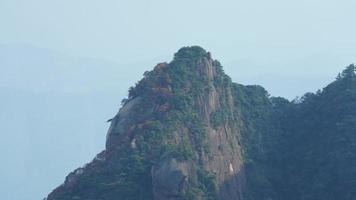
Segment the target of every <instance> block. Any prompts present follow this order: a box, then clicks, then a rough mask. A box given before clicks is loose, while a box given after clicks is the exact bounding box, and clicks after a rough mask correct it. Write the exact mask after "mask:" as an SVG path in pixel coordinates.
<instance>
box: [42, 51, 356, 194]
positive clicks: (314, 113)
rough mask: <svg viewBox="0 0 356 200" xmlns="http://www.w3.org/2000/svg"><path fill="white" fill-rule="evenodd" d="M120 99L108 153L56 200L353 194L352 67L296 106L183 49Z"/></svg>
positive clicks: (355, 105)
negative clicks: (230, 75)
mask: <svg viewBox="0 0 356 200" xmlns="http://www.w3.org/2000/svg"><path fill="white" fill-rule="evenodd" d="M122 104H123V107H122V108H121V110H120V112H119V113H118V114H117V116H115V117H114V118H113V120H112V122H111V128H110V130H109V133H108V136H107V147H106V150H105V151H104V152H103V153H101V154H99V155H100V156H99V155H98V157H97V158H96V159H94V161H93V162H92V163H89V164H88V165H87V166H85V167H84V168H80V169H78V170H76V171H74V172H73V173H71V174H70V175H69V176H68V177H67V178H66V182H65V184H64V185H62V186H60V187H59V188H57V189H56V190H54V191H53V192H52V193H51V194H50V195H49V197H48V199H49V200H113V199H122V200H153V199H155V200H161V199H171V200H178V199H179V200H185V199H186V200H188V199H189V200H190V199H201V200H204V199H207V200H213V199H221V200H222V199H223V200H230V199H231V200H232V199H245V200H283V199H290V200H294V199H295V200H299V199H305V200H329V199H330V200H334V199H339V200H349V199H350V200H351V199H354V198H356V192H355V190H354V189H353V185H354V182H355V181H354V180H356V170H355V169H354V167H353V166H354V164H356V163H354V162H356V153H355V152H356V136H355V133H356V129H355V127H356V75H355V66H354V65H350V66H348V67H347V68H346V69H345V70H344V71H343V72H342V73H340V74H339V75H338V76H337V78H336V80H335V81H334V82H333V83H331V84H329V85H328V86H327V87H325V88H324V89H323V90H320V91H318V92H316V93H307V94H305V95H304V96H303V97H301V98H298V99H296V100H294V101H292V102H290V101H288V100H286V99H284V98H281V97H270V95H269V94H268V92H267V91H266V90H265V89H264V88H263V87H261V86H243V85H240V84H237V83H233V82H232V81H231V79H230V78H229V77H228V76H227V75H226V74H225V73H224V71H223V69H222V66H221V64H220V63H219V62H218V61H216V60H212V59H211V55H210V53H208V52H206V51H205V50H204V49H202V48H201V47H198V46H193V47H184V48H182V49H180V50H179V51H178V52H177V53H176V54H175V55H174V59H173V61H171V62H170V63H161V64H158V65H157V66H156V67H155V68H154V70H152V71H149V72H145V73H144V78H143V79H142V80H140V81H139V82H138V83H137V84H136V85H135V87H131V88H130V89H129V95H128V98H127V99H125V100H123V102H122ZM222 137H225V139H224V138H222ZM224 140H226V142H225V143H224ZM215 147H217V148H215ZM102 155H103V156H102ZM157 174H158V175H157ZM166 175H167V176H169V177H167V178H166V179H167V180H163V183H162V180H161V179H162V177H158V178H157V177H155V176H166ZM160 181H161V182H160ZM162 184H163V185H162Z"/></svg>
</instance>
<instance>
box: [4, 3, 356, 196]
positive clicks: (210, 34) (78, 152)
mask: <svg viewBox="0 0 356 200" xmlns="http://www.w3.org/2000/svg"><path fill="white" fill-rule="evenodd" d="M355 8H356V1H354V0H338V1H336V0H298V1H296V0H295V1H290V0H289V1H288V0H269V1H266V0H249V1H242V0H204V1H203V0H179V1H177V0H175V1H174V0H127V1H123V0H102V1H99V0H50V1H49V0H0V91H1V95H0V96H1V101H0V110H1V112H0V144H1V145H0V152H1V153H2V161H3V162H2V164H1V165H0V177H1V178H2V179H3V180H5V181H2V182H1V183H0V194H1V196H2V198H4V199H12V200H32V199H40V198H41V197H44V196H45V195H46V194H48V193H49V192H50V190H52V189H53V188H54V187H55V186H58V185H59V184H61V183H62V182H63V180H64V177H65V175H66V174H68V173H69V172H70V171H72V170H74V169H75V168H76V167H79V166H82V165H83V164H84V163H85V162H89V161H90V159H91V158H93V157H94V156H95V154H96V153H98V152H99V151H100V150H102V149H103V148H104V142H105V134H106V130H107V128H108V124H107V123H105V121H106V120H107V119H108V118H110V117H112V116H113V115H114V114H115V112H116V111H117V110H118V108H119V106H120V99H122V98H123V97H124V96H125V95H126V92H127V89H128V87H129V86H130V85H133V84H134V83H135V82H136V81H137V80H138V79H140V78H141V77H142V74H143V72H144V71H146V70H150V69H152V68H153V66H154V65H155V64H156V63H158V62H162V61H169V60H170V59H171V58H172V55H173V53H174V52H176V51H177V50H178V49H179V48H180V47H182V46H189V45H200V46H202V47H204V48H205V49H207V50H208V51H211V52H212V54H213V56H214V58H216V59H218V60H220V61H221V63H222V64H223V66H224V68H225V71H226V72H227V74H228V75H230V76H231V77H232V79H233V81H235V82H239V83H243V84H260V85H263V86H264V87H265V88H266V89H267V90H268V91H269V92H270V93H271V94H272V95H274V96H283V97H286V98H289V99H293V98H294V97H295V96H301V95H302V94H303V93H305V92H308V91H316V90H317V89H319V88H322V87H324V86H325V85H326V84H328V83H330V82H331V81H332V80H333V79H334V77H336V75H337V73H338V72H340V71H341V70H342V69H343V68H344V67H345V66H346V65H348V64H350V63H353V62H355V61H356V37H355V36H356V27H355V22H354V21H355V19H356V12H355Z"/></svg>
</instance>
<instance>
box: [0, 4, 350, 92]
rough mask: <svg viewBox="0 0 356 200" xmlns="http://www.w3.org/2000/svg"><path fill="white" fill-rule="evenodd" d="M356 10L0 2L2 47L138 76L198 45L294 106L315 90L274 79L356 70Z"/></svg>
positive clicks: (240, 79) (323, 77) (229, 69)
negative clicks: (82, 60) (24, 46)
mask: <svg viewBox="0 0 356 200" xmlns="http://www.w3.org/2000/svg"><path fill="white" fill-rule="evenodd" d="M355 8H356V1H353V0H339V1H335V0H298V1H286V0H269V1H263V0H259V1H257V0H250V1H241V0H216V1H213V0H204V1H203V0H179V1H172V0H130V1H123V0H105V1H98V0H90V1H88V0H75V1H73V0H51V1H48V0H1V1H0V25H1V31H0V43H29V44H33V45H36V46H39V47H44V48H49V49H54V50H57V51H60V52H64V53H67V54H70V55H75V56H85V57H94V58H99V59H104V60H111V61H115V62H118V63H135V62H140V63H146V65H145V66H144V67H142V68H137V67H136V69H135V68H132V70H137V71H138V73H140V74H141V73H142V69H150V68H152V67H153V65H154V63H155V62H158V61H162V59H163V61H164V59H166V60H167V59H169V58H170V57H171V55H172V54H173V53H174V52H175V51H176V50H177V49H178V48H180V47H182V46H186V45H200V46H203V47H204V48H206V49H207V50H209V51H211V52H212V53H213V55H214V57H215V58H218V59H219V60H220V61H221V62H222V63H223V65H225V69H226V71H227V72H228V73H229V74H230V76H232V78H233V79H234V80H235V77H236V79H237V80H235V81H237V82H242V83H258V84H264V85H265V86H266V87H267V89H269V90H270V91H271V93H272V94H274V95H283V96H287V97H289V98H292V97H293V96H296V95H301V94H302V93H303V92H305V91H306V90H307V89H306V88H305V87H306V86H303V83H302V84H301V85H299V84H298V83H297V82H295V81H294V82H292V83H291V85H292V87H291V88H290V89H289V90H283V89H281V88H278V84H277V85H274V83H272V80H275V79H278V78H280V80H282V81H283V80H285V81H287V79H288V80H289V79H292V78H296V79H303V78H304V79H307V80H305V81H307V82H308V81H309V82H308V84H309V88H310V89H309V90H311V91H314V90H316V89H317V88H318V87H321V86H322V85H324V84H325V83H327V82H330V81H331V80H332V78H333V77H334V76H335V74H336V73H337V72H338V71H340V70H341V69H342V68H343V67H344V65H347V64H350V63H352V62H354V60H355V58H356V37H355V35H356V27H355V23H354V20H355V19H356V12H355V10H354V9H355ZM320 71H323V72H320ZM270 72H271V73H272V75H270V74H268V73H270ZM277 73H279V75H278V76H277V75H276V74H277ZM291 73H293V75H291ZM309 73H311V75H312V76H311V77H310V78H309V77H308V75H307V74H309ZM315 75H316V76H320V77H315ZM266 76H269V77H270V78H269V79H272V80H269V79H268V78H266ZM281 77H286V79H283V78H281ZM313 78H315V79H316V80H314V81H313V80H309V79H313ZM318 79H320V80H318ZM322 80H324V81H322ZM305 81H304V82H305ZM293 85H296V86H293Z"/></svg>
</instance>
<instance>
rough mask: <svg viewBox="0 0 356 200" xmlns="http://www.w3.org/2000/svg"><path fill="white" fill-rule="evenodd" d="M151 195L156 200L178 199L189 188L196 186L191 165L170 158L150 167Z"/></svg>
mask: <svg viewBox="0 0 356 200" xmlns="http://www.w3.org/2000/svg"><path fill="white" fill-rule="evenodd" d="M152 181H153V195H154V199H156V200H174V199H179V198H180V195H181V194H182V193H184V192H186V190H187V189H188V187H189V184H195V185H197V177H196V175H195V172H194V167H193V165H192V163H188V162H180V161H177V160H176V159H175V158H170V159H168V160H164V161H162V162H159V163H157V164H156V165H154V166H153V167H152Z"/></svg>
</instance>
